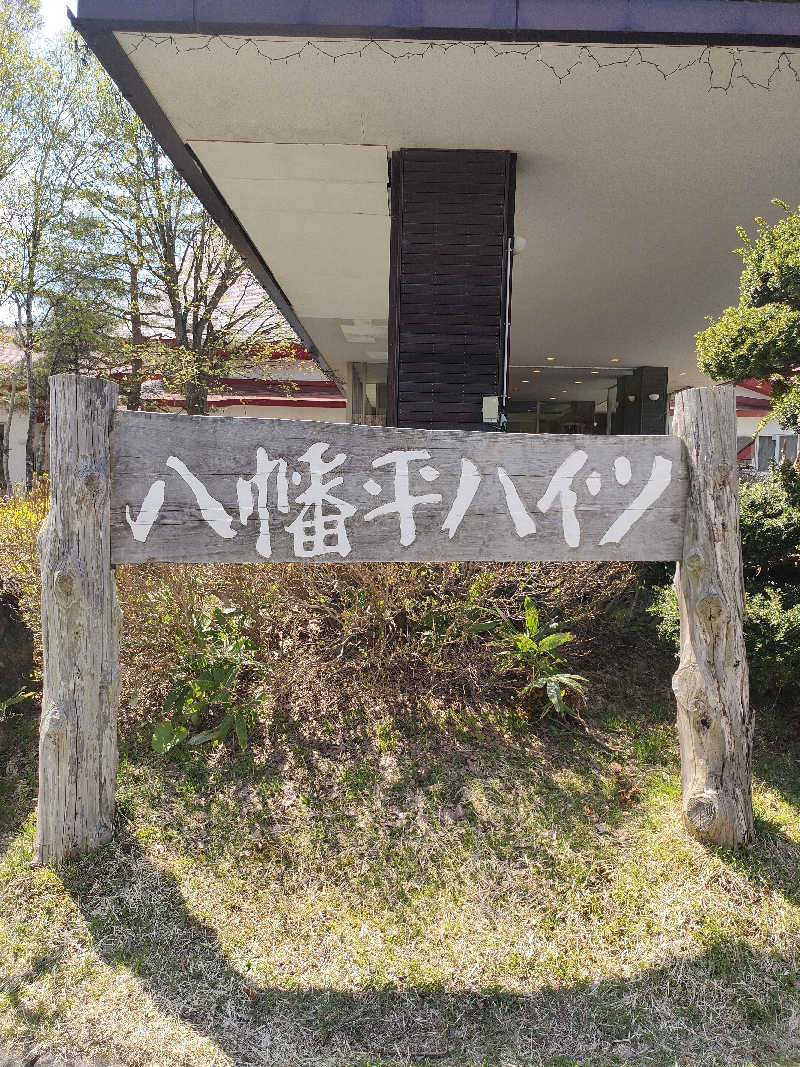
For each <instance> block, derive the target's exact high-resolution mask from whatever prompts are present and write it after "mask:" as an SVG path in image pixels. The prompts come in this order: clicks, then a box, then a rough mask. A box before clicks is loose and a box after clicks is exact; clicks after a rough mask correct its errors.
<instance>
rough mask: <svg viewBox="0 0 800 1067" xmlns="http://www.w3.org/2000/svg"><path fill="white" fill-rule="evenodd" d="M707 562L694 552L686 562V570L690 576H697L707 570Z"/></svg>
mask: <svg viewBox="0 0 800 1067" xmlns="http://www.w3.org/2000/svg"><path fill="white" fill-rule="evenodd" d="M705 565H706V561H705V560H704V559H703V557H702V556H701V555H700V553H699V552H692V553H691V554H690V555H689V556H688V558H687V560H686V568H687V570H688V571H689V573H690V574H692V575H694V576H697V575H698V574H700V573H701V571H703V570H704V569H705Z"/></svg>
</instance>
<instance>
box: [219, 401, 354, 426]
mask: <svg viewBox="0 0 800 1067" xmlns="http://www.w3.org/2000/svg"><path fill="white" fill-rule="evenodd" d="M212 411H213V413H214V415H238V416H242V417H244V416H249V417H250V418H256V419H299V420H301V421H303V422H309V421H316V422H347V421H348V418H347V408H326V407H319V408H300V407H294V406H293V405H290V404H287V405H286V406H285V407H284V406H283V405H280V406H278V405H276V406H274V407H273V406H271V405H270V406H267V405H265V404H252V405H250V406H248V405H247V404H231V406H230V407H222V406H220V407H214V408H212Z"/></svg>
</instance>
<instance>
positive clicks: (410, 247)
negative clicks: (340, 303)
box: [389, 149, 515, 429]
mask: <svg viewBox="0 0 800 1067" xmlns="http://www.w3.org/2000/svg"><path fill="white" fill-rule="evenodd" d="M514 163H515V157H514V155H513V153H510V152H481V151H467V150H464V151H461V150H459V151H439V150H424V149H406V150H404V151H401V152H397V153H395V154H394V156H393V159H392V271H391V291H390V309H391V310H390V322H389V328H390V371H389V380H390V383H391V396H392V403H393V411H392V415H391V416H390V417H391V421H392V423H393V424H395V425H399V426H419V427H427V428H442V427H452V428H462V429H466V428H475V429H493V428H495V427H494V425H493V424H486V423H484V422H483V398H484V396H497V395H500V394H501V392H502V380H501V378H502V361H503V344H504V326H505V306H506V304H505V302H506V291H505V290H506V268H507V255H508V239H509V237H510V236H511V231H512V226H513V184H514V183H513V174H514Z"/></svg>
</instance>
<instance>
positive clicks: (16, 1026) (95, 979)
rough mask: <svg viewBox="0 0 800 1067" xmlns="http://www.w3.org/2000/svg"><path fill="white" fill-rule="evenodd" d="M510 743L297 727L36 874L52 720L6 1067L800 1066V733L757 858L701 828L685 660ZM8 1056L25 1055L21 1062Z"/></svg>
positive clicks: (4, 857)
mask: <svg viewBox="0 0 800 1067" xmlns="http://www.w3.org/2000/svg"><path fill="white" fill-rule="evenodd" d="M638 677H639V682H638V688H637V683H635V681H634V678H633V674H623V675H620V676H618V677H617V678H616V679H614V680H612V682H610V683H609V685H608V687H607V688H606V690H605V692H604V694H603V696H602V697H598V698H597V699H594V700H593V706H592V707H591V708H590V709H588V710H587V711H586V712H585V713H584V714H585V718H586V726H585V728H582V727H581V726H579V725H569V724H561V723H559V722H557V721H554V720H553V719H548V720H545V721H543V722H541V723H539V724H532V725H525V724H517V725H516V726H515V727H514V728H513V729H512V728H510V727H509V726H508V721H507V717H506V718H504V717H503V716H502V715H499V714H498V715H497V716H496V717H495V716H493V715H492V712H491V709H480V711H479V712H476V714H475V717H474V719H472V720H470V721H456V722H453V721H450V720H449V719H448V718H447V716H438V717H437V715H436V713H435V709H434V711H433V712H430V713H426V715H420V716H419V718H418V719H417V720H416V721H411V720H410V719H409V718H408V716H406V717H405V718H402V717H400V716H398V717H397V719H392V718H391V717H388V716H387V715H386V714H385V713H382V714H380V715H377V714H376V715H372V714H371V713H370V712H369V710H368V709H367V710H362V711H361V712H360V713H359V714H355V713H354V715H353V717H352V719H351V720H350V721H347V720H342V719H341V718H339V719H337V720H336V722H326V720H325V717H324V715H321V716H320V718H319V720H318V721H315V722H313V723H310V722H305V723H304V722H302V721H300V722H290V721H289V720H288V718H287V721H286V722H282V720H281V717H280V715H278V716H277V717H276V720H275V722H274V723H273V727H272V729H271V732H270V736H269V741H266V740H265V741H263V742H262V743H260V744H258V743H257V744H256V745H254V747H253V748H252V750H250V751H248V752H247V753H244V754H242V753H239V754H236V753H234V752H232V751H229V750H225V749H222V748H219V747H218V748H217V749H216V750H215V751H214V752H211V753H208V752H197V751H194V752H191V753H190V754H188V755H180V756H179V757H176V759H175V760H174V761H166V762H165V761H164V760H162V759H160V758H158V757H156V756H154V755H153V754H152V753H150V752H149V751H148V748H147V740H148V736H149V735H148V734H147V731H146V730H145V729H144V728H138V732H137V728H134V727H129V728H127V729H126V731H124V734H123V738H124V740H123V757H122V763H121V768H120V776H119V790H118V802H119V820H118V830H117V836H116V840H115V842H114V843H113V844H112V845H111V846H109V847H108V848H105V849H101V850H98V851H97V852H95V853H94V854H92V855H91V856H89V857H86V858H84V859H81V860H78V861H75V862H72V863H69V864H67V865H65V866H63V867H62V868H60V869H57V870H36V869H32V868H31V867H30V866H29V861H30V857H31V846H32V839H33V832H34V815H33V814H32V811H33V805H34V800H35V747H36V727H35V723H34V722H33V721H32V720H31V719H30V718H28V719H25V718H22V717H17V718H16V719H14V720H13V721H12V722H11V723H10V724H9V726H8V730H9V749H8V751H7V752H6V753H5V757H0V759H3V758H4V759H5V764H4V765H3V764H0V772H1V773H2V777H0V807H1V808H2V814H0V1048H2V1047H3V1045H4V1044H5V1046H6V1047H8V1048H14V1049H18V1050H27V1049H29V1048H31V1047H33V1046H40V1047H42V1048H48V1049H59V1050H61V1049H64V1050H74V1051H81V1052H83V1053H85V1054H95V1055H103V1054H105V1055H108V1056H114V1057H116V1058H117V1059H119V1060H120V1061H122V1063H124V1064H129V1065H134V1064H136V1065H148V1067H154V1065H161V1064H163V1065H177V1064H182V1065H184V1064H185V1065H192V1067H210V1065H212V1064H214V1065H217V1064H220V1065H221V1064H237V1065H249V1064H253V1065H255V1064H278V1065H295V1064H297V1065H315V1067H317V1065H337V1067H344V1065H348V1067H349V1065H360V1067H367V1065H369V1067H389V1065H392V1067H400V1065H406V1064H418V1065H422V1064H425V1065H439V1064H443V1065H452V1067H467V1065H473V1067H478V1065H481V1067H517V1065H520V1067H521V1065H523V1064H524V1065H529V1064H530V1065H532V1064H539V1065H548V1067H574V1065H578V1064H579V1065H582V1067H589V1065H591V1067H607V1065H609V1067H610V1065H611V1064H623V1063H631V1064H641V1065H652V1067H656V1065H659V1067H661V1065H664V1067H667V1065H670V1067H672V1065H675V1064H690V1065H698V1067H699V1065H703V1067H705V1065H708V1067H710V1065H712V1064H715V1065H717V1064H718V1065H725V1067H745V1065H758V1067H766V1065H772V1064H775V1065H777V1064H786V1063H795V1064H796V1063H800V737H799V736H798V734H800V731H798V719H797V717H796V716H795V717H794V719H787V718H786V717H784V718H783V719H775V718H765V719H763V720H762V721H760V722H759V727H758V729H759V735H758V749H757V753H756V775H757V781H756V810H757V824H758V838H757V841H756V843H755V844H754V845H753V847H752V848H750V849H748V850H746V851H744V852H742V853H741V854H738V855H732V854H729V853H725V852H721V851H714V850H710V849H708V848H705V847H703V846H701V845H699V844H698V843H696V842H694V841H693V840H691V839H689V838H688V837H687V836H686V835H685V834H684V832H683V831H682V829H681V826H680V822H679V802H680V792H679V780H678V762H677V752H676V742H675V739H674V732H673V726H672V719H673V709H672V704H671V700H670V695H669V689H668V684H667V681H666V675H665V673H664V670H663V669H662V667H661V666H659V665H655V666H651V665H648V664H644V665H642V666H641V667H640V668H639V673H638ZM0 1058H1V1057H0Z"/></svg>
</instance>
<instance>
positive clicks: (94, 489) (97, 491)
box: [76, 460, 107, 499]
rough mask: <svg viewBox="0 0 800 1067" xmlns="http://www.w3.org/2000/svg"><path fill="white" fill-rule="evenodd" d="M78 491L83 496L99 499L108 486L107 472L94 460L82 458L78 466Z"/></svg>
mask: <svg viewBox="0 0 800 1067" xmlns="http://www.w3.org/2000/svg"><path fill="white" fill-rule="evenodd" d="M76 474H77V479H78V493H79V495H80V496H81V497H82V498H84V499H85V498H87V497H91V498H93V499H97V498H98V497H100V496H101V495H102V493H103V492H104V491H105V488H106V483H107V479H106V472H105V470H104V469H103V468H102V467H101V466H100V464H98V463H97V462H96V461H93V460H81V461H80V462H79V463H78V466H77V468H76Z"/></svg>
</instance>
